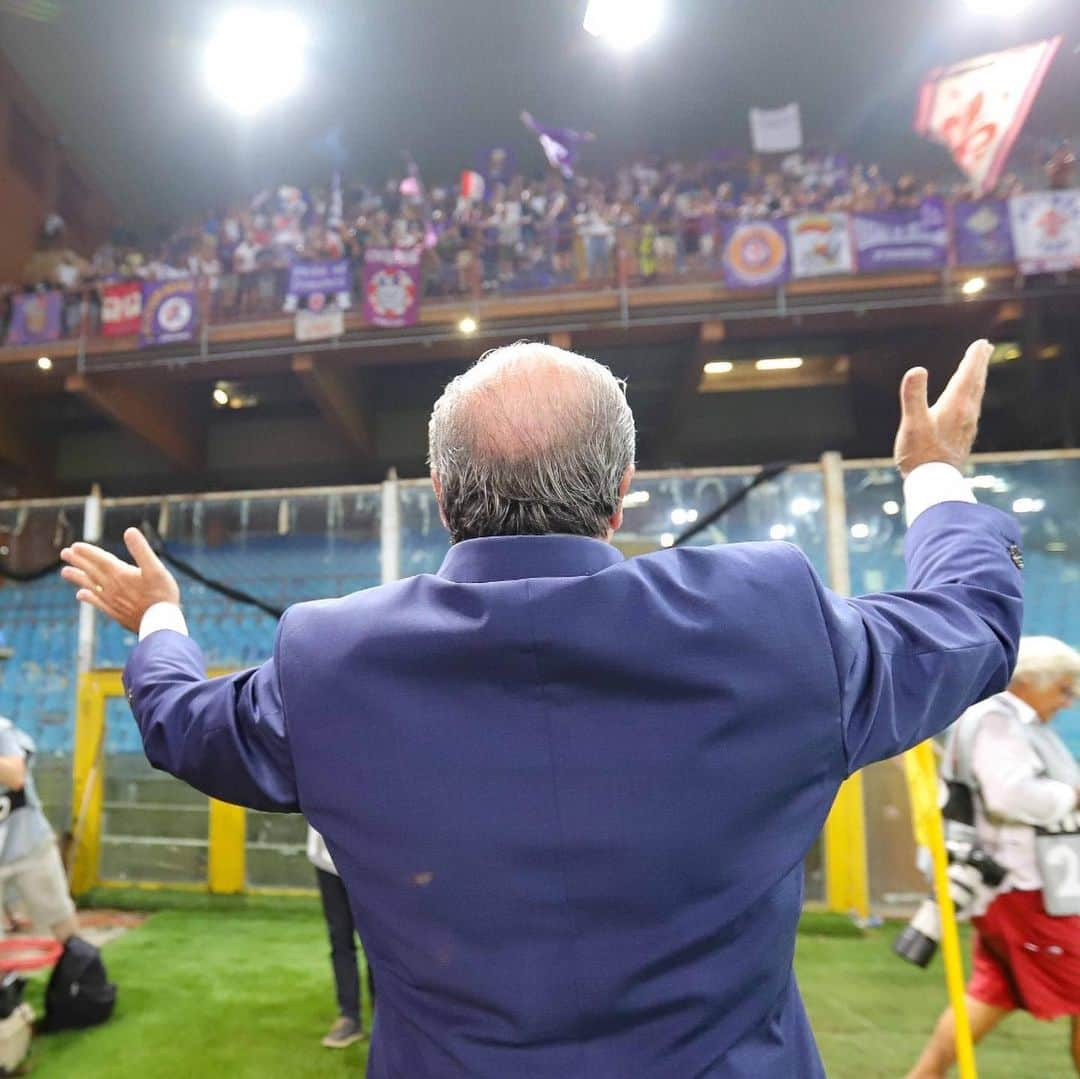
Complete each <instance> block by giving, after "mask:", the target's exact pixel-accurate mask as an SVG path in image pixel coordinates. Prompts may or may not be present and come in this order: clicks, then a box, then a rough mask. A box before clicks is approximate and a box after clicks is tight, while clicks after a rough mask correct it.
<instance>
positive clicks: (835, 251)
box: [788, 213, 855, 277]
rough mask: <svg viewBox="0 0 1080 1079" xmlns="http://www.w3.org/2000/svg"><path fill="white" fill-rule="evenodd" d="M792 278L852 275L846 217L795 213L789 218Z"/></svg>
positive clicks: (852, 263)
mask: <svg viewBox="0 0 1080 1079" xmlns="http://www.w3.org/2000/svg"><path fill="white" fill-rule="evenodd" d="M788 238H789V242H790V244H791V276H792V277H827V276H828V275H830V274H849V273H854V272H855V258H854V256H853V254H852V251H851V222H850V219H849V218H848V215H847V214H824V213H823V214H796V215H795V216H794V217H789V218H788Z"/></svg>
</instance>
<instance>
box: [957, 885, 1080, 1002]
mask: <svg viewBox="0 0 1080 1079" xmlns="http://www.w3.org/2000/svg"><path fill="white" fill-rule="evenodd" d="M972 924H973V925H974V926H975V930H976V933H975V944H974V947H973V948H972V971H971V980H970V981H969V982H968V986H967V991H968V995H969V996H971V997H974V998H975V999H976V1000H981V1001H982V1002H983V1003H984V1004H992V1005H993V1006H994V1007H997V1008H1007V1009H1009V1010H1010V1011H1011V1010H1013V1009H1015V1008H1023V1010H1024V1011H1026V1012H1030V1013H1031V1014H1032V1015H1033V1016H1035V1018H1036V1019H1056V1018H1057V1017H1058V1016H1059V1015H1080V917H1069V918H1051V917H1050V915H1049V914H1047V913H1046V911H1045V910H1044V909H1043V904H1042V892H1006V893H1005V894H1004V895H999V896H998V897H997V899H995V900H994V901H993V903H991V904H990V907H989V909H988V910H987V912H986V913H985V914H984V915H983V916H982V917H981V918H973V919H972Z"/></svg>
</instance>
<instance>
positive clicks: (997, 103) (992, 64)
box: [915, 35, 1061, 194]
mask: <svg viewBox="0 0 1080 1079" xmlns="http://www.w3.org/2000/svg"><path fill="white" fill-rule="evenodd" d="M1060 44H1061V37H1060V35H1059V36H1058V37H1055V38H1049V39H1047V40H1046V41H1036V42H1034V43H1033V44H1031V45H1020V46H1018V47H1017V48H1015V49H1005V50H1004V51H1003V52H992V53H987V54H986V55H985V56H976V57H974V58H973V59H971V60H962V61H960V63H957V64H953V65H952V66H951V67H947V68H938V69H937V70H935V71H931V72H930V74H929V75H927V77H926V79H925V81H924V82H923V85H922V89H921V90H920V91H919V106H918V111H917V112H916V114H915V130H916V132H918V134H920V135H925V136H926V137H927V138H928V139H933V140H934V141H935V142H940V143H942V144H943V145H945V146H947V147H948V149H949V151H950V152H951V153H952V156H953V160H954V161H955V162H956V164H957V166H958V167H959V168H960V170H961V171H962V172H963V173H964V174H965V175H966V176H967V177H968V178H969V179H970V180H971V181H972V183H973V184H974V186H975V189H976V193H977V194H983V193H985V192H986V191H988V190H990V188H992V187H993V186H994V184H996V183H997V181H998V177H999V176H1000V175H1001V171H1002V169H1003V168H1004V167H1005V161H1006V159H1007V158H1008V156H1009V152H1010V151H1011V150H1012V147H1013V143H1014V142H1015V141H1016V136H1017V135H1019V134H1020V129H1021V128H1022V127H1023V126H1024V121H1025V120H1026V119H1027V116H1028V113H1029V112H1030V111H1031V105H1032V102H1034V100H1035V95H1036V94H1037V93H1038V92H1039V87H1040V86H1041V85H1042V81H1043V77H1044V76H1045V75H1046V72H1047V70H1048V68H1049V67H1050V64H1051V62H1052V61H1053V59H1054V54H1055V53H1056V52H1057V50H1058V46H1059V45H1060Z"/></svg>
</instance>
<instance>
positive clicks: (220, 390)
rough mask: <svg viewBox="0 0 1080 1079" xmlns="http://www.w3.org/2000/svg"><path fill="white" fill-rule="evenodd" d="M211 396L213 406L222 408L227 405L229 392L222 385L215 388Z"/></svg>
mask: <svg viewBox="0 0 1080 1079" xmlns="http://www.w3.org/2000/svg"><path fill="white" fill-rule="evenodd" d="M211 396H212V397H213V398H214V404H215V405H217V406H218V407H219V408H224V407H225V406H226V405H227V404H228V403H229V391H228V390H227V389H225V387H224V386H222V385H217V386H215V387H214V392H213V393H212V394H211Z"/></svg>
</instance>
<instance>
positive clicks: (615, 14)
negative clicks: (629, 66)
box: [582, 0, 664, 50]
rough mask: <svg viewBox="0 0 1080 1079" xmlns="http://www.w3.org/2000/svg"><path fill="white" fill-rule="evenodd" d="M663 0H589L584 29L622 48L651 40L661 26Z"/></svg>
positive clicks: (631, 47)
mask: <svg viewBox="0 0 1080 1079" xmlns="http://www.w3.org/2000/svg"><path fill="white" fill-rule="evenodd" d="M663 15H664V4H663V0H589V6H588V8H587V9H586V10H585V21H584V22H583V23H582V26H584V27H585V30H586V31H587V32H588V33H590V34H592V35H593V37H598V38H601V39H603V40H604V41H606V42H608V44H609V45H612V46H613V47H614V48H616V49H619V50H629V49H633V48H636V47H637V46H638V45H641V44H643V43H644V42H646V41H648V40H649V38H651V37H652V36H653V34H655V33H656V31H657V30H658V29H659V28H660V22H661V20H662V19H663Z"/></svg>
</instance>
